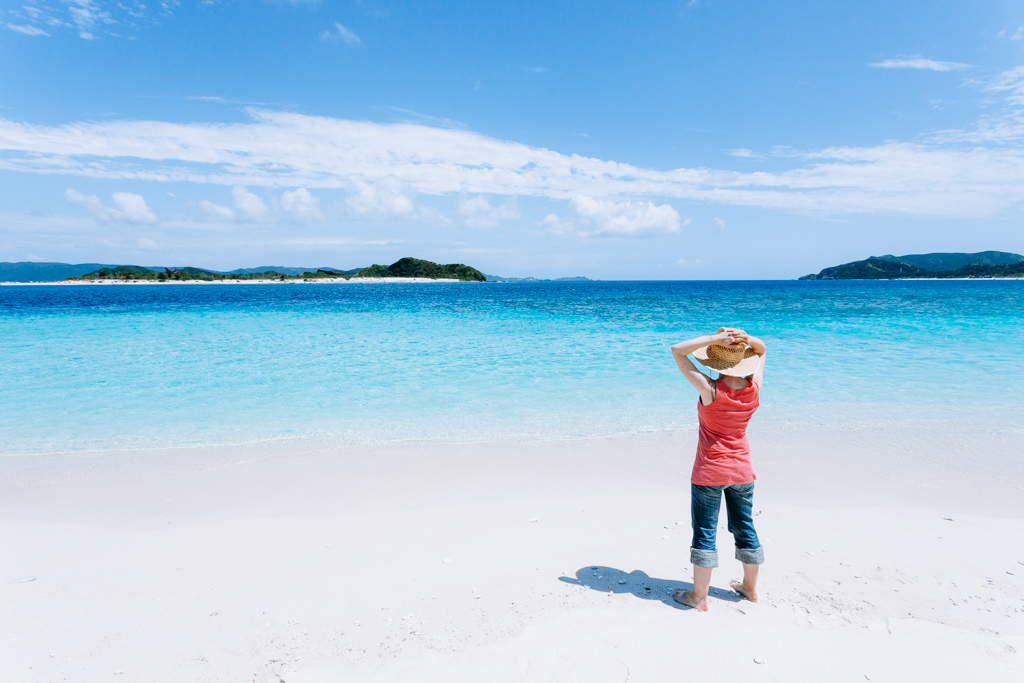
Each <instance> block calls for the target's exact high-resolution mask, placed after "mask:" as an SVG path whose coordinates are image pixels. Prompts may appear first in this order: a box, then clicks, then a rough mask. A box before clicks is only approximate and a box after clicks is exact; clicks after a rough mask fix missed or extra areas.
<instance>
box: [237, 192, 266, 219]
mask: <svg viewBox="0 0 1024 683" xmlns="http://www.w3.org/2000/svg"><path fill="white" fill-rule="evenodd" d="M231 198H232V199H233V200H234V202H235V209H237V210H238V211H239V212H240V213H241V214H242V216H243V217H245V218H247V219H248V220H251V221H261V220H263V219H264V218H266V217H267V205H266V204H264V203H263V200H262V199H260V198H259V197H257V196H256V195H254V194H253V193H252V192H249V190H247V189H245V188H244V187H242V186H241V185H235V186H234V187H233V188H231Z"/></svg>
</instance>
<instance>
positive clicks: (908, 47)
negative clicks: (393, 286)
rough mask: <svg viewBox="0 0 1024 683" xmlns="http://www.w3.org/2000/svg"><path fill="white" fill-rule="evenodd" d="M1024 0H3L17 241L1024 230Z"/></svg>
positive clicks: (792, 244) (774, 240) (226, 247)
mask: <svg viewBox="0 0 1024 683" xmlns="http://www.w3.org/2000/svg"><path fill="white" fill-rule="evenodd" d="M1022 200H1024V6H1022V5H1021V3H1017V2H1010V1H1008V0H1006V1H1002V2H994V1H988V0H979V1H976V2H972V3H966V2H945V1H942V0H931V1H929V2H899V1H892V0H890V1H889V2H874V1H871V0H868V1H865V2H858V3H828V2H820V1H819V2H811V1H803V2H796V1H791V0H778V1H774V2H773V1H769V0H758V1H755V0H695V1H689V2H687V1H682V2H645V3H622V2H603V1H592V2H583V1H576V2H571V1H561V2H559V1H555V0H549V1H547V2H515V3H508V2H501V3H498V2H485V1H481V0H478V1H476V2H457V1H448V2H400V1H394V2H387V1H381V2H370V1H362V0H358V1H336V2H332V1H330V0H320V1H319V2H316V1H299V0H295V1H292V2H288V1H286V0H275V1H271V0H208V1H205V2H187V1H186V0H181V1H178V2H176V1H164V2H135V1H134V0H121V1H120V2H107V1H105V0H16V1H12V0H0V261H22V260H43V261H63V262H74V263H78V262H105V263H134V264H143V265H197V266H202V267H209V268H217V269H220V268H224V269H227V268H235V267H249V266H257V265H268V264H275V265H308V266H322V265H330V266H335V267H341V268H351V267H356V266H363V265H368V264H370V263H391V262H393V261H395V260H397V259H398V258H400V257H402V256H417V257H421V258H427V259H431V260H435V261H441V262H464V263H468V264H470V265H473V266H476V267H478V268H480V269H481V270H483V271H484V272H487V273H492V274H498V275H508V276H527V275H534V276H537V277H558V276H566V275H586V276H589V277H593V278H601V279H730V278H744V279H745V278H792V277H797V276H799V275H803V274H805V273H808V272H816V271H818V270H820V269H821V268H823V267H826V266H830V265H834V264H836V263H840V262H845V261H851V260H856V259H860V258H865V257H867V256H869V255H880V254H884V253H893V254H906V253H921V252H931V251H981V250H987V249H997V250H1005V251H1015V252H1018V253H1019V252H1024V231H1022V229H1021V226H1022V218H1024V210H1022V209H1024V206H1022Z"/></svg>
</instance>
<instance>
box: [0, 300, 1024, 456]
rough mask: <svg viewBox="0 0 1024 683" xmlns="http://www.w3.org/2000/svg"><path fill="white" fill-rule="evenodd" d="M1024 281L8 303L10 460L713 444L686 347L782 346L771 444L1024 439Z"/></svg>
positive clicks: (2, 303)
mask: <svg viewBox="0 0 1024 683" xmlns="http://www.w3.org/2000/svg"><path fill="white" fill-rule="evenodd" d="M1022 320H1024V281H911V282H888V281H883V282H595V283H501V284H499V283H488V284H440V283H438V284H405V285H403V284H346V283H330V284H290V283H288V284H274V285H251V286H250V285H216V286H195V285H193V286H189V285H171V284H168V285H152V286H102V287H101V286H95V287H90V286H10V287H0V357H2V359H3V360H2V361H0V362H2V366H0V367H2V375H0V406H3V408H2V411H0V435H2V437H0V452H5V453H11V452H22V451H36V450H54V449H94V448H100V449H106V448H124V447H131V448H135V447H152V446H169V445H181V444H203V443H231V442H249V441H253V440H266V439H276V438H291V437H305V436H309V437H317V438H325V439H329V440H332V441H335V442H341V443H367V442H379V441H384V442H386V441H399V440H452V441H468V440H479V439H493V438H510V437H516V438H591V437H600V436H609V435H613V434H628V433H635V432H658V431H666V430H678V429H688V428H692V426H693V424H694V421H695V419H696V415H695V410H694V407H693V403H694V402H695V401H696V393H695V392H694V391H693V390H692V389H691V388H690V387H689V385H688V384H687V383H686V382H685V380H683V378H682V377H681V376H680V374H679V372H678V370H677V369H676V367H675V364H674V362H673V361H672V357H671V354H670V353H669V350H668V347H669V346H670V345H671V344H672V343H674V342H677V341H681V340H683V339H686V338H689V337H692V336H696V335H699V334H706V333H710V332H712V331H714V329H715V328H717V327H718V326H719V325H723V324H726V325H735V326H740V327H744V328H745V329H747V330H748V331H750V332H751V333H753V334H756V335H758V336H760V337H761V338H762V339H764V340H765V341H766V343H767V344H768V347H769V361H768V370H767V374H766V380H765V388H764V391H763V392H762V410H761V411H760V412H759V413H758V415H757V416H756V417H755V420H757V421H758V422H759V423H760V424H761V425H762V426H763V427H764V428H767V429H773V430H786V429H792V428H800V427H802V426H806V425H814V424H845V425H854V426H856V425H862V426H863V425H870V424H871V423H873V422H878V423H880V424H881V423H889V422H893V421H901V420H902V421H911V422H914V423H915V424H919V425H920V424H933V425H935V426H936V427H937V428H938V427H949V426H950V424H953V423H960V424H962V425H964V426H971V427H973V428H978V427H979V425H980V426H982V427H983V428H984V426H985V425H989V424H991V425H993V426H994V427H995V428H999V429H1007V430H1010V431H1018V432H1019V431H1022V419H1021V417H1020V416H1021V415H1022V414H1024V413H1022V408H1024V398H1022V396H1021V392H1020V390H1019V387H1020V386H1021V382H1020V380H1022V379H1024V369H1022V368H1021V364H1020V362H1019V355H1018V354H1017V349H1018V348H1019V346H1020V342H1019V340H1020V338H1021V336H1022V335H1021V333H1022V332H1024V323H1022Z"/></svg>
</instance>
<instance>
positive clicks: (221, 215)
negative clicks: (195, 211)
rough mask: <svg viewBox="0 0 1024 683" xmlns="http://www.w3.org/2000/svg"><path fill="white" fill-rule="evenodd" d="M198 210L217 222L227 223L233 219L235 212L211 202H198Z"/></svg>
mask: <svg viewBox="0 0 1024 683" xmlns="http://www.w3.org/2000/svg"><path fill="white" fill-rule="evenodd" d="M199 208H200V210H201V211H202V212H203V213H205V214H206V215H207V216H209V217H210V218H215V219H217V220H223V221H229V220H231V219H232V218H234V217H235V212H234V211H232V210H231V209H229V208H228V207H226V206H221V205H220V204H214V203H213V202H210V201H207V200H205V199H204V200H202V201H201V202H199Z"/></svg>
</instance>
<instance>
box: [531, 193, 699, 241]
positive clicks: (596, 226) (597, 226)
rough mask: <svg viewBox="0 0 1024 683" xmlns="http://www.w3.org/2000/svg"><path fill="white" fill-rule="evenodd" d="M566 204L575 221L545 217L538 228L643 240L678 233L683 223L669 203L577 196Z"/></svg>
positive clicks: (557, 232) (592, 235)
mask: <svg viewBox="0 0 1024 683" xmlns="http://www.w3.org/2000/svg"><path fill="white" fill-rule="evenodd" d="M570 205H571V206H572V208H573V211H575V213H576V216H575V218H573V219H563V218H559V217H558V216H556V215H554V214H548V215H547V216H545V217H544V218H543V219H542V220H541V221H540V223H539V225H541V226H542V227H545V228H547V229H548V230H549V231H551V232H553V233H556V234H564V233H568V232H571V233H574V234H577V235H579V236H581V237H645V236H649V235H659V234H665V233H673V232H679V227H680V225H681V224H683V222H682V221H681V220H680V218H679V213H678V212H677V211H676V210H675V208H673V207H672V206H671V205H669V204H661V205H657V204H653V203H652V202H646V201H632V202H613V201H608V200H605V199H595V198H594V197H588V196H586V195H579V196H576V197H573V199H572V201H571V202H570ZM686 223H689V219H687V220H686Z"/></svg>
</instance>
